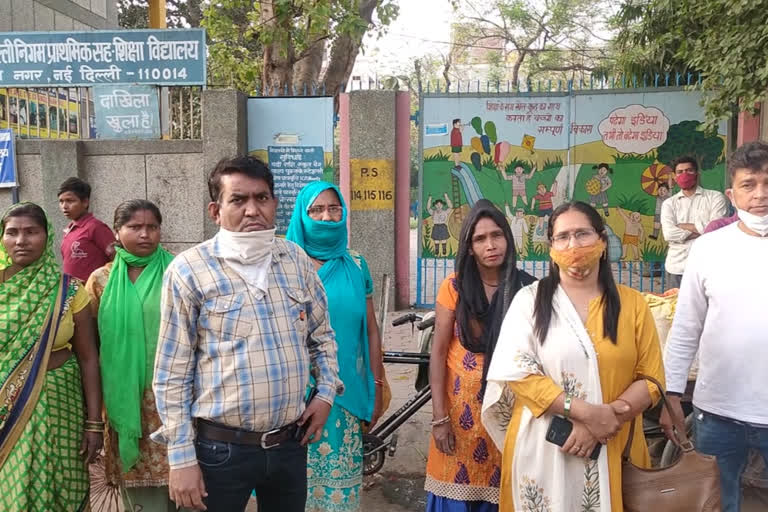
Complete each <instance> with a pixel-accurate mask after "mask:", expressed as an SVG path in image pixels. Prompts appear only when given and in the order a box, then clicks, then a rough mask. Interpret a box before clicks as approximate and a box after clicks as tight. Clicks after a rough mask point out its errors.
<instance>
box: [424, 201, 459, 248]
mask: <svg viewBox="0 0 768 512" xmlns="http://www.w3.org/2000/svg"><path fill="white" fill-rule="evenodd" d="M443 197H445V201H443V200H442V199H438V200H436V201H435V202H434V206H433V203H432V196H429V197H428V198H427V211H428V212H429V213H430V215H432V242H433V243H434V244H435V256H441V255H442V256H448V239H450V238H451V235H450V234H449V233H448V219H449V218H450V216H451V210H452V209H453V203H451V200H450V199H449V198H448V194H445V195H444V196H443ZM441 246H442V251H443V252H442V254H441V253H440V249H441Z"/></svg>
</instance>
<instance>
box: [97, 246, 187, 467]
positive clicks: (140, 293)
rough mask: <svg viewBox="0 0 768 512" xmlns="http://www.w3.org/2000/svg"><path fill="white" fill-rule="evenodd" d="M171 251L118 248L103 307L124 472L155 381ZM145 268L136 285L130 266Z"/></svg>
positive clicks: (104, 353)
mask: <svg viewBox="0 0 768 512" xmlns="http://www.w3.org/2000/svg"><path fill="white" fill-rule="evenodd" d="M172 260H173V255H172V254H171V253H169V252H168V251H166V250H165V249H163V248H162V247H158V248H157V250H156V251H155V252H153V253H152V254H151V255H149V256H146V257H143V258H142V257H139V256H134V255H133V254H131V253H129V252H128V251H126V250H125V249H122V248H118V249H117V253H116V254H115V262H114V265H113V267H112V271H111V272H110V273H109V280H108V281H107V285H106V286H105V287H104V292H103V294H102V296H101V304H100V305H99V337H100V338H101V357H100V361H101V383H102V387H103V389H104V404H105V406H106V408H107V417H108V418H109V423H110V425H111V426H112V428H114V429H115V430H116V431H117V433H118V440H119V448H120V459H121V460H122V463H123V471H128V470H129V469H131V467H133V465H134V464H136V461H137V460H138V459H139V438H140V437H141V400H142V396H143V395H144V390H145V389H146V387H147V386H150V385H151V382H152V367H153V366H154V362H155V349H156V347H157V335H158V332H159V330H160V292H161V291H162V285H163V273H164V272H165V269H166V268H167V267H168V265H169V264H170V263H171V261H172ZM129 266H130V267H144V270H143V271H142V273H141V274H140V275H139V277H138V279H136V282H135V283H132V282H131V280H130V279H129V278H128V267H129Z"/></svg>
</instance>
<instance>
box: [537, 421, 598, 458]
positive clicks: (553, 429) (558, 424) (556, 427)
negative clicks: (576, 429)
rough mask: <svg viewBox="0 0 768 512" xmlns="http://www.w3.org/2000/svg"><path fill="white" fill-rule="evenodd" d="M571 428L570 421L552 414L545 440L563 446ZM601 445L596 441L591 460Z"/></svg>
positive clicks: (596, 455) (596, 454)
mask: <svg viewBox="0 0 768 512" xmlns="http://www.w3.org/2000/svg"><path fill="white" fill-rule="evenodd" d="M572 430H573V423H571V421H570V420H567V419H565V418H562V417H560V416H554V417H552V423H550V424H549V430H547V441H549V442H550V443H553V444H556V445H557V446H563V445H564V444H565V442H566V441H567V440H568V436H570V435H571V431H572ZM602 447H603V445H602V444H600V443H597V445H595V449H594V450H592V454H591V455H590V456H589V458H590V459H592V460H597V458H598V457H599V456H600V449H601V448H602Z"/></svg>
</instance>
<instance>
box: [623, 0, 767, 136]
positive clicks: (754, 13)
mask: <svg viewBox="0 0 768 512" xmlns="http://www.w3.org/2000/svg"><path fill="white" fill-rule="evenodd" d="M620 14H621V16H619V17H618V18H617V19H616V22H617V23H616V27H617V28H619V35H618V37H617V39H616V44H617V47H618V50H619V51H618V52H617V57H618V58H619V62H620V64H623V68H624V69H625V71H627V72H632V71H634V70H633V69H632V67H631V66H630V65H629V63H632V62H639V63H640V65H641V66H643V69H644V71H649V72H657V71H660V72H662V73H664V72H674V71H679V72H683V73H687V72H693V73H695V76H696V78H698V74H699V72H700V73H701V76H702V82H701V85H700V89H701V90H702V91H704V98H703V103H704V107H705V109H706V114H707V120H708V123H707V124H708V125H710V126H714V124H715V122H716V121H718V120H720V119H725V118H728V117H729V116H730V115H731V113H732V108H733V105H735V104H739V105H740V108H741V109H743V110H748V111H752V112H754V111H755V104H756V103H757V102H759V101H762V100H764V99H765V98H766V91H768V23H766V3H765V2H763V1H750V0H706V1H705V0H623V6H622V8H621V9H620Z"/></svg>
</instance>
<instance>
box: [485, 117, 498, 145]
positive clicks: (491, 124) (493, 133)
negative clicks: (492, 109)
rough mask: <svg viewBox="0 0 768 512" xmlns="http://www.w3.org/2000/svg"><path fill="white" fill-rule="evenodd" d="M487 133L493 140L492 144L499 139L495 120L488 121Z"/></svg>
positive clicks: (486, 125) (486, 124)
mask: <svg viewBox="0 0 768 512" xmlns="http://www.w3.org/2000/svg"><path fill="white" fill-rule="evenodd" d="M485 134H486V135H488V138H489V139H490V140H491V144H496V141H497V140H498V138H497V137H496V123H494V122H493V121H486V123H485Z"/></svg>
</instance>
